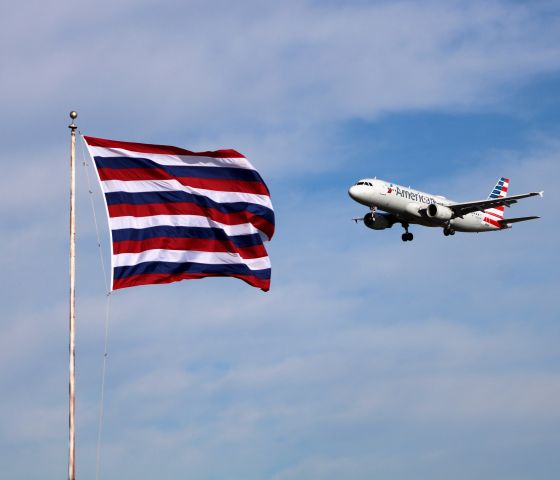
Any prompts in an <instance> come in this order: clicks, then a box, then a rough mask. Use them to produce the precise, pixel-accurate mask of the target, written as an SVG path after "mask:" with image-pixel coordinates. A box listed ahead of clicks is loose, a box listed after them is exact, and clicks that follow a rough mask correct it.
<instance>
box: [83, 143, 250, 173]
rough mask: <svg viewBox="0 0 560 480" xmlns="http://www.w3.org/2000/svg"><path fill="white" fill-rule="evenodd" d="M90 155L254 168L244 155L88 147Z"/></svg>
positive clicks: (176, 164) (165, 162) (180, 165)
mask: <svg viewBox="0 0 560 480" xmlns="http://www.w3.org/2000/svg"><path fill="white" fill-rule="evenodd" d="M88 148H89V151H90V152H91V156H92V157H127V158H145V159H147V160H152V161H153V162H156V163H159V164H160V165H165V166H173V167H185V166H189V167H230V168H244V169H247V170H255V168H254V167H253V165H251V162H249V160H247V159H246V158H245V157H235V158H215V157H201V156H198V155H192V156H190V155H168V154H166V153H143V152H133V151H131V150H123V149H121V148H106V147H90V146H88Z"/></svg>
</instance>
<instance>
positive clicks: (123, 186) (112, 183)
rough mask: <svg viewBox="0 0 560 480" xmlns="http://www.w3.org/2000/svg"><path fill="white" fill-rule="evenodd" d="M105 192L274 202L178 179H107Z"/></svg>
mask: <svg viewBox="0 0 560 480" xmlns="http://www.w3.org/2000/svg"><path fill="white" fill-rule="evenodd" d="M101 186H102V188H103V191H104V192H105V193H111V192H127V193H142V192H170V191H179V192H186V193H191V194H193V195H200V196H203V197H208V198H210V199H211V200H214V201H215V202H218V203H235V202H247V203H254V204H256V205H263V206H265V207H268V208H270V209H271V210H272V202H271V201H270V197H269V196H268V195H257V194H255V193H243V192H222V191H218V190H206V189H203V188H193V187H188V186H186V185H182V184H181V183H179V182H178V181H177V180H133V181H130V180H129V181H122V180H105V181H102V182H101Z"/></svg>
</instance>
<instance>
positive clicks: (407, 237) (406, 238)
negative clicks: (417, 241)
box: [401, 223, 414, 242]
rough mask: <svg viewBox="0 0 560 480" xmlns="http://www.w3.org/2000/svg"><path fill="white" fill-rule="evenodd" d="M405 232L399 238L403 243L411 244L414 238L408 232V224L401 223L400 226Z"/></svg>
mask: <svg viewBox="0 0 560 480" xmlns="http://www.w3.org/2000/svg"><path fill="white" fill-rule="evenodd" d="M402 226H403V228H404V230H405V232H404V233H403V234H402V236H401V238H402V241H403V242H412V239H413V238H414V235H412V233H410V232H409V231H408V223H403V224H402Z"/></svg>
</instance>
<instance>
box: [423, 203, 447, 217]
mask: <svg viewBox="0 0 560 480" xmlns="http://www.w3.org/2000/svg"><path fill="white" fill-rule="evenodd" d="M426 213H427V214H428V217H430V218H433V219H435V220H450V219H451V217H452V216H453V210H451V209H450V208H448V207H444V206H442V205H437V204H435V203H430V204H429V205H428V208H427V209H426Z"/></svg>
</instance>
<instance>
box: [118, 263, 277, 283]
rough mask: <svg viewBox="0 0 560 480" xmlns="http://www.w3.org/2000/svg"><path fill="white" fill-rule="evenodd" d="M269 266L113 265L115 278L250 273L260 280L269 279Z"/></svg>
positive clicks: (195, 264) (197, 264) (194, 264)
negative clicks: (262, 267) (256, 268)
mask: <svg viewBox="0 0 560 480" xmlns="http://www.w3.org/2000/svg"><path fill="white" fill-rule="evenodd" d="M270 272H271V269H270V268H265V269H263V270H251V269H250V268H249V267H247V265H244V264H240V263H235V264H231V263H228V264H218V265H210V264H206V263H193V262H185V263H174V262H142V263H138V264H136V265H130V266H125V267H115V271H114V274H115V279H121V278H127V277H131V276H133V275H144V274H152V273H156V274H168V275H180V274H182V273H196V274H210V275H250V276H253V277H255V278H260V279H262V280H268V279H270Z"/></svg>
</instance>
